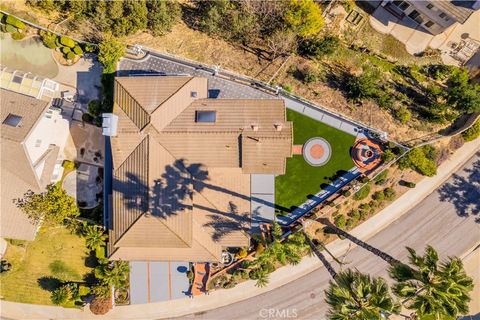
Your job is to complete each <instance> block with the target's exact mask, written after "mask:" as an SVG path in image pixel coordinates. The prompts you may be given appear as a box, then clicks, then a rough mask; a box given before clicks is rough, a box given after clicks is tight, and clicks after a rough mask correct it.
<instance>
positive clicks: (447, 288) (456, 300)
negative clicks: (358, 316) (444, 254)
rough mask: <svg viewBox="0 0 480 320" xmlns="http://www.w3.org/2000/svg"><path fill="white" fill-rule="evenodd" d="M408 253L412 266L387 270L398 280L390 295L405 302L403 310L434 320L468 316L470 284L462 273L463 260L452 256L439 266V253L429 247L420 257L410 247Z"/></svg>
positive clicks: (470, 279) (471, 282) (470, 281)
mask: <svg viewBox="0 0 480 320" xmlns="http://www.w3.org/2000/svg"><path fill="white" fill-rule="evenodd" d="M407 250H408V252H409V261H410V265H411V266H406V265H402V264H399V265H394V266H392V267H391V268H390V276H391V277H392V278H393V279H395V280H396V281H397V283H396V284H395V285H394V286H393V292H394V293H395V294H396V295H397V296H398V297H400V298H404V299H406V300H405V301H404V303H405V305H406V307H407V308H409V309H413V310H416V312H417V314H418V315H419V316H420V317H422V316H428V315H429V316H435V318H436V319H443V318H444V317H453V318H456V317H457V315H460V314H465V313H467V312H468V302H469V301H470V297H469V293H470V291H471V290H472V289H473V281H472V278H470V277H469V276H468V275H467V274H466V273H465V270H464V269H463V263H462V261H461V260H460V259H459V258H457V257H453V258H449V259H448V260H447V261H445V262H442V263H439V258H438V253H437V252H436V251H435V249H434V248H432V247H431V246H427V248H426V250H425V254H424V255H423V257H422V256H419V255H417V253H416V252H415V250H413V249H412V248H408V247H407Z"/></svg>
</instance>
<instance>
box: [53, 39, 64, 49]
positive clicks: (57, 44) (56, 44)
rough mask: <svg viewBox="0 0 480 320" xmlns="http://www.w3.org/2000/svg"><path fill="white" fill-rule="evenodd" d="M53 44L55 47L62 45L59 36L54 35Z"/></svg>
mask: <svg viewBox="0 0 480 320" xmlns="http://www.w3.org/2000/svg"><path fill="white" fill-rule="evenodd" d="M55 46H56V47H57V48H61V47H63V44H62V43H61V42H60V37H55Z"/></svg>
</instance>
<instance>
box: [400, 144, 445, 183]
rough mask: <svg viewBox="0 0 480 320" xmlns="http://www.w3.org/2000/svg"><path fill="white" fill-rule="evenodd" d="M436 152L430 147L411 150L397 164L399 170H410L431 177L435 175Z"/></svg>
mask: <svg viewBox="0 0 480 320" xmlns="http://www.w3.org/2000/svg"><path fill="white" fill-rule="evenodd" d="M437 156H438V152H437V151H436V150H435V148H433V147H432V146H424V147H420V148H415V149H412V150H410V151H409V152H408V154H407V155H405V156H404V157H403V158H402V159H400V161H399V162H398V167H399V168H400V169H402V170H403V169H406V168H410V169H413V170H415V171H417V172H418V173H420V174H423V175H424V176H428V177H432V176H434V175H435V174H436V173H437V164H436V160H437V159H436V157H437Z"/></svg>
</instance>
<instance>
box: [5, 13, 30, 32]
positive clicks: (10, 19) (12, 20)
mask: <svg viewBox="0 0 480 320" xmlns="http://www.w3.org/2000/svg"><path fill="white" fill-rule="evenodd" d="M5 22H6V23H7V24H9V25H12V26H14V27H15V28H18V29H25V23H23V22H22V21H20V20H18V19H17V18H15V17H14V16H8V17H7V19H5Z"/></svg>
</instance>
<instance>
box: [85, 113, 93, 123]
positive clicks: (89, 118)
mask: <svg viewBox="0 0 480 320" xmlns="http://www.w3.org/2000/svg"><path fill="white" fill-rule="evenodd" d="M93 119H94V117H93V116H92V115H91V114H90V113H84V114H82V121H85V122H92V121H93Z"/></svg>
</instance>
